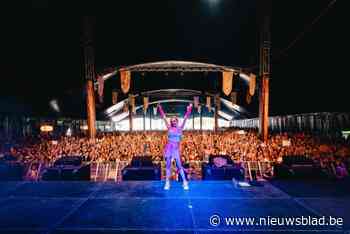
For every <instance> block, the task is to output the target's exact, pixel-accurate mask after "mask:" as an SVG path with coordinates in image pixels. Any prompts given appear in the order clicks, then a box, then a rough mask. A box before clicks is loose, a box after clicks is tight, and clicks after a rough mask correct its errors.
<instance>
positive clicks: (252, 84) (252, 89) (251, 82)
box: [249, 73, 256, 96]
mask: <svg viewBox="0 0 350 234" xmlns="http://www.w3.org/2000/svg"><path fill="white" fill-rule="evenodd" d="M249 76H250V79H249V94H250V96H254V94H255V86H256V75H254V74H253V73H250V75H249Z"/></svg>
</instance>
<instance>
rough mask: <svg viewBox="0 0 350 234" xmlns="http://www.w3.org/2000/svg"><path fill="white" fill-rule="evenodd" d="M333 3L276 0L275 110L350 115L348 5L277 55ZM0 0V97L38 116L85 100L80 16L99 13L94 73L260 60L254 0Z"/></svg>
mask: <svg viewBox="0 0 350 234" xmlns="http://www.w3.org/2000/svg"><path fill="white" fill-rule="evenodd" d="M330 2H331V1H330V0H327V1H326V0H311V1H289V0H288V1H287V0H286V1H277V0H276V1H273V3H272V5H273V6H272V59H273V63H272V75H271V78H272V79H271V94H270V95H271V99H270V101H271V108H270V111H271V114H286V113H301V112H317V111H350V108H349V105H347V102H346V100H347V97H348V90H347V89H348V87H347V85H346V80H347V77H348V74H347V66H346V62H347V59H346V57H347V56H348V40H347V39H346V37H347V36H346V35H345V34H346V33H347V27H348V22H349V21H348V20H347V14H346V13H345V10H344V9H345V7H344V6H343V5H342V4H344V2H341V1H337V2H336V3H335V4H334V5H333V6H332V7H331V8H330V9H329V11H328V12H327V13H326V14H324V15H323V16H322V17H321V18H320V19H319V20H318V21H317V23H315V25H313V27H312V28H309V29H307V30H306V33H305V34H304V35H303V36H302V37H301V38H300V40H299V41H297V42H296V43H295V44H294V45H293V46H292V47H291V48H290V49H289V50H287V51H286V53H284V54H281V51H283V49H284V48H286V47H287V46H288V45H289V44H290V43H291V42H292V41H293V40H294V39H295V38H296V36H297V35H298V34H299V33H300V32H302V31H303V30H304V29H305V27H306V26H307V25H308V24H310V23H311V22H312V21H313V20H314V19H315V18H316V17H317V16H318V15H319V14H320V12H321V11H322V10H323V9H324V8H325V7H326V6H327V5H328V4H329V3H330ZM1 4H2V7H1V8H2V12H3V13H2V14H1V18H2V19H1V21H0V26H1V35H2V36H1V39H0V49H1V50H0V51H1V53H0V69H1V81H2V83H1V88H0V100H9V101H10V102H11V101H13V102H19V103H23V104H25V105H28V106H31V107H32V109H33V113H34V114H40V115H48V114H50V108H49V105H48V102H49V101H50V100H51V99H53V98H56V99H58V100H65V101H66V103H67V105H68V103H69V104H72V105H74V104H76V105H79V103H81V100H82V99H83V97H84V93H83V92H82V89H81V87H82V85H83V81H84V73H83V51H82V46H81V44H82V18H83V16H84V15H92V16H94V18H95V38H94V41H95V43H94V45H95V53H96V57H95V60H96V70H97V71H101V70H102V69H104V68H108V67H115V66H121V65H132V64H137V63H143V62H153V61H161V60H190V61H199V62H208V63H215V64H220V65H229V66H240V67H251V66H254V65H256V64H257V63H258V54H257V53H258V45H259V44H258V38H257V36H258V27H257V17H256V12H257V4H256V1H253V0H240V1H238V0H232V1H230V0H196V1H189V0H186V1H185V0H183V1H181V0H180V1H179V0H176V1H175V0H172V1H170V0H169V1H167V0H162V1H139V0H138V1H136V0H128V1H90V2H89V3H86V2H85V1H48V0H35V1H10V3H7V4H3V3H1ZM67 99H69V100H70V101H68V102H67ZM66 109H67V110H69V111H67V112H66V113H65V115H79V114H80V113H81V111H83V110H84V106H81V109H79V108H71V109H70V108H68V107H67V108H66ZM74 112H75V113H74Z"/></svg>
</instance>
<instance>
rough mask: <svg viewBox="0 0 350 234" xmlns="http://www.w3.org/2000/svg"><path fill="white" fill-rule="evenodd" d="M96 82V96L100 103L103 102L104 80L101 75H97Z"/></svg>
mask: <svg viewBox="0 0 350 234" xmlns="http://www.w3.org/2000/svg"><path fill="white" fill-rule="evenodd" d="M97 83H98V90H97V93H98V98H99V101H100V103H103V89H104V80H103V77H102V76H101V75H98V76H97Z"/></svg>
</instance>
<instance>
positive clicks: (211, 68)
mask: <svg viewBox="0 0 350 234" xmlns="http://www.w3.org/2000/svg"><path fill="white" fill-rule="evenodd" d="M122 70H128V71H131V72H223V71H232V72H234V73H235V74H236V75H239V77H240V78H242V79H243V80H244V81H245V82H247V83H248V82H249V79H250V76H249V74H248V72H245V71H243V69H242V68H239V67H231V66H223V65H216V64H210V63H200V62H191V61H178V60H169V61H160V62H151V63H141V64H136V65H130V66H123V67H119V68H114V69H109V71H108V72H102V74H100V75H102V77H103V79H104V80H107V79H109V78H110V77H112V76H114V75H116V74H117V73H118V71H122Z"/></svg>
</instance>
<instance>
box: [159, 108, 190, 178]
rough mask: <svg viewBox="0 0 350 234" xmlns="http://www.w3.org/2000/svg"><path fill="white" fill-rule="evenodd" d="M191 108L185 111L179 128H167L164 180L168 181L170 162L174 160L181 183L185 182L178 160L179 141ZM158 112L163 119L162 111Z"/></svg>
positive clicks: (179, 160)
mask: <svg viewBox="0 0 350 234" xmlns="http://www.w3.org/2000/svg"><path fill="white" fill-rule="evenodd" d="M191 111H192V108H189V109H187V112H186V114H185V117H184V121H183V122H182V124H181V125H180V126H176V127H173V126H169V124H167V127H168V143H167V144H166V146H165V149H164V156H165V160H166V178H167V179H170V176H171V160H172V159H173V158H174V159H175V161H176V166H177V168H178V170H179V172H180V175H181V177H182V179H183V181H185V180H186V177H185V173H184V170H183V167H182V164H181V159H180V141H181V138H182V129H183V127H184V126H185V122H186V119H187V118H188V116H189V115H190V114H191ZM159 112H160V114H161V116H162V118H164V119H165V114H164V112H163V110H162V108H161V107H160V108H159Z"/></svg>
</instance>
